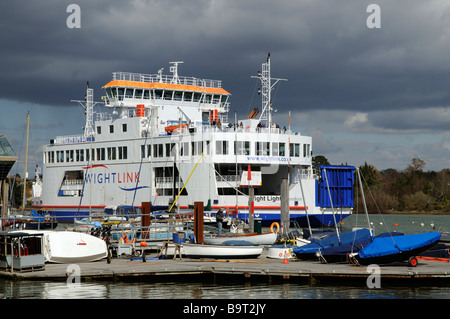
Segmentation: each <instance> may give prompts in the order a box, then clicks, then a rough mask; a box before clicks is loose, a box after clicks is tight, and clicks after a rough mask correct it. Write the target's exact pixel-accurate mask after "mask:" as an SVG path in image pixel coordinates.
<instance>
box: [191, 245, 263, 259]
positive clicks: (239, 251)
mask: <svg viewBox="0 0 450 319" xmlns="http://www.w3.org/2000/svg"><path fill="white" fill-rule="evenodd" d="M225 243H226V242H225ZM183 250H184V254H185V256H186V257H188V258H213V259H241V258H258V257H259V256H260V255H261V254H262V251H263V247H262V246H257V245H252V244H251V243H247V244H246V245H243V243H242V242H238V243H237V244H236V245H233V244H232V243H228V244H224V245H208V244H183Z"/></svg>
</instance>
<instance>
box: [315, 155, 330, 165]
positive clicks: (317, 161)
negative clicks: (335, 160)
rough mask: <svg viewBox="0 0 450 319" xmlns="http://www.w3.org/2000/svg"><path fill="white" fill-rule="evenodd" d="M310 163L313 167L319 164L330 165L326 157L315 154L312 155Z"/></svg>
mask: <svg viewBox="0 0 450 319" xmlns="http://www.w3.org/2000/svg"><path fill="white" fill-rule="evenodd" d="M312 165H313V167H317V166H319V165H330V162H329V161H328V159H327V158H326V157H325V156H323V155H317V156H314V157H313V159H312Z"/></svg>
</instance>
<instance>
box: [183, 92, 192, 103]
mask: <svg viewBox="0 0 450 319" xmlns="http://www.w3.org/2000/svg"><path fill="white" fill-rule="evenodd" d="M192 95H193V94H192V92H184V101H186V102H191V101H192Z"/></svg>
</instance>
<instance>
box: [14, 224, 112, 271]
mask: <svg viewBox="0 0 450 319" xmlns="http://www.w3.org/2000/svg"><path fill="white" fill-rule="evenodd" d="M21 232H26V233H29V234H33V233H40V234H43V235H44V236H43V241H44V243H43V245H44V257H45V261H46V262H52V263H61V264H64V263H79V262H90V261H96V260H100V259H103V258H106V257H107V256H108V248H107V245H106V242H105V241H104V240H102V239H101V238H98V237H95V236H92V235H89V234H85V233H81V232H72V231H50V230H42V231H35V230H27V231H21Z"/></svg>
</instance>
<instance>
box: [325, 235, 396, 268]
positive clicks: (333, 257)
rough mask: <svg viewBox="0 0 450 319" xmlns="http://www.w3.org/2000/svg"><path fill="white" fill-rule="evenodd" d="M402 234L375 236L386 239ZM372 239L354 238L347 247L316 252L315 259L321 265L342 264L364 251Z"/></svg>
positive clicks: (342, 246) (341, 246)
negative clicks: (348, 258)
mask: <svg viewBox="0 0 450 319" xmlns="http://www.w3.org/2000/svg"><path fill="white" fill-rule="evenodd" d="M401 235H404V234H403V233H398V232H391V233H389V232H388V233H382V234H380V235H377V236H375V238H378V237H387V236H401ZM371 241H372V238H365V239H363V240H360V239H359V238H355V241H353V242H351V243H350V244H347V245H339V246H337V247H330V248H326V249H323V250H319V251H318V252H317V257H319V260H320V262H321V263H324V264H326V263H334V262H344V261H347V255H348V254H351V253H355V252H358V251H360V250H361V249H364V247H366V246H367V245H368V244H369V243H370V242H371Z"/></svg>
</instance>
